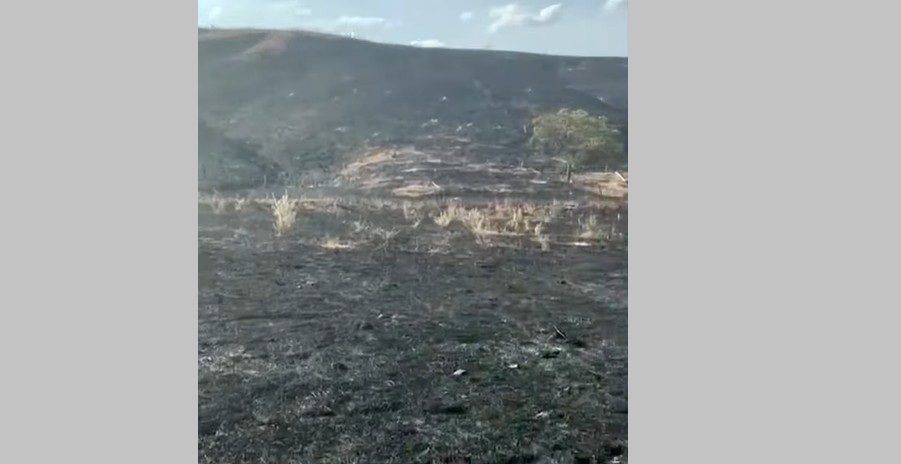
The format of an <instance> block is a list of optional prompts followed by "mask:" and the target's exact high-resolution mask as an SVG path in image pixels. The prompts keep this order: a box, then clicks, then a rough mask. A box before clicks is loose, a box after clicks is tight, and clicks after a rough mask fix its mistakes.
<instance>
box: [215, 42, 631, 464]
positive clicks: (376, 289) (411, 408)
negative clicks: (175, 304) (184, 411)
mask: <svg viewBox="0 0 901 464" xmlns="http://www.w3.org/2000/svg"><path fill="white" fill-rule="evenodd" d="M199 46H200V57H199V58H200V69H199V73H200V101H199V114H200V120H199V122H198V128H199V142H200V143H199V160H200V168H201V171H200V173H199V184H200V189H201V196H202V204H201V205H200V231H199V267H200V276H199V278H200V288H199V298H200V301H199V355H200V365H199V390H200V410H199V427H200V429H199V431H200V444H199V457H200V461H201V462H210V463H212V462H216V463H223V462H228V463H239V462H248V463H249V462H255V463H258V462H272V463H280V462H297V463H318V462H342V463H350V462H360V463H364V462H365V463H369V462H395V463H407V462H423V463H428V462H479V463H481V462H486V463H487V462H506V463H510V462H546V463H551V462H559V463H563V462H625V458H626V455H627V435H626V427H627V407H626V403H627V395H626V390H627V389H626V384H627V374H626V373H627V362H626V353H627V349H626V347H627V304H626V300H627V297H626V295H627V293H626V287H627V267H626V261H627V255H626V242H627V234H626V232H627V230H626V223H627V213H628V211H627V206H626V196H625V192H626V184H627V174H626V173H625V172H613V171H614V170H616V169H622V168H624V167H625V164H626V160H625V159H623V162H622V165H619V166H611V167H610V172H607V173H580V175H579V176H576V179H575V183H574V184H567V183H565V182H563V181H562V180H561V178H560V176H559V172H558V171H557V167H556V166H555V165H554V164H553V163H550V162H549V161H548V160H543V159H539V158H536V157H534V156H531V155H530V154H529V153H528V151H527V150H526V149H525V142H526V140H527V138H528V129H529V128H528V123H529V121H530V119H531V117H532V115H534V114H535V113H536V112H537V111H547V110H555V109H557V108H561V107H572V108H583V109H586V110H588V111H591V112H593V113H595V114H604V115H607V116H608V117H609V118H610V119H611V121H613V122H614V123H615V124H618V125H619V127H620V128H621V130H622V131H623V132H625V131H626V130H627V128H626V127H625V121H626V107H627V102H626V81H625V79H626V73H627V69H626V66H627V63H626V60H625V59H619V58H567V57H549V56H540V55H528V54H518V53H504V52H484V51H463V50H437V49H415V48H410V47H400V46H391V45H383V44H374V43H368V42H362V41H355V40H350V39H344V38H337V37H331V36H322V35H317V34H310V33H301V32H269V31H211V30H201V31H200V45H199ZM273 194H277V195H279V196H281V195H284V196H285V198H286V199H288V200H290V202H291V203H290V204H291V209H292V211H294V212H295V213H296V214H297V219H296V221H295V222H294V223H293V226H292V227H291V229H290V230H289V231H288V232H287V233H284V234H282V235H281V236H276V235H275V234H274V231H273V213H272V210H273V198H272V196H271V195H273ZM461 371H462V372H461ZM455 374H456V375H455Z"/></svg>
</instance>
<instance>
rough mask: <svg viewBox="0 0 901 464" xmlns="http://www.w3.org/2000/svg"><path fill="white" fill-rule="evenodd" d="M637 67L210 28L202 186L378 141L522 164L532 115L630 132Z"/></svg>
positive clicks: (316, 165)
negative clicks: (568, 113)
mask: <svg viewBox="0 0 901 464" xmlns="http://www.w3.org/2000/svg"><path fill="white" fill-rule="evenodd" d="M627 66H628V62H627V59H625V58H572V57H555V56H544V55H533V54H524V53H512V52H499V51H481V50H449V49H426V48H415V47H406V46H398V45H387V44H377V43H372V42H366V41H361V40H354V39H348V38H343V37H336V36H329V35H322V34H315V33H307V32H286V31H257V30H236V31H223V30H200V31H199V67H198V73H199V101H198V104H199V118H200V121H199V148H200V153H199V160H200V173H199V174H200V179H199V181H200V188H201V190H212V189H217V190H220V191H222V190H229V189H240V188H250V187H254V186H259V185H261V184H263V183H268V184H269V185H272V184H277V183H279V182H282V183H287V182H288V181H289V180H293V179H296V178H299V177H302V176H305V175H310V174H313V173H318V174H319V175H324V176H326V177H328V176H329V175H331V174H332V173H334V172H337V171H338V170H339V169H341V167H342V166H346V165H347V164H348V163H350V162H352V161H354V160H355V159H358V158H359V157H360V155H361V150H365V149H366V148H367V147H368V148H370V149H374V148H392V147H403V146H415V147H416V148H418V149H422V150H430V149H431V150H434V151H436V152H440V151H442V150H444V151H447V150H450V149H454V150H458V151H460V150H463V151H466V152H467V153H470V154H471V155H473V156H477V157H478V156H480V155H484V157H487V158H488V159H489V160H490V161H492V162H499V163H504V164H506V163H509V164H516V165H518V164H519V162H520V160H521V159H522V157H523V152H524V150H523V144H524V142H525V141H526V140H527V138H528V134H527V132H528V124H529V121H530V120H531V117H532V115H533V114H534V113H535V112H537V111H543V110H555V109H557V108H560V107H578V108H583V109H586V110H588V111H590V112H592V113H595V114H604V115H606V116H608V117H609V118H610V119H611V121H613V122H614V123H615V124H617V125H618V126H619V127H620V128H621V130H622V132H623V133H624V134H627V129H628V128H627V127H626V123H627V115H626V109H627V105H628V101H627V73H628V69H627ZM624 163H625V160H624Z"/></svg>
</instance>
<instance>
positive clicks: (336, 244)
mask: <svg viewBox="0 0 901 464" xmlns="http://www.w3.org/2000/svg"><path fill="white" fill-rule="evenodd" d="M319 246H320V247H322V248H325V249H326V250H349V249H351V248H353V247H354V246H356V245H355V244H354V243H352V242H342V241H341V240H339V239H337V238H335V237H330V236H327V237H325V238H323V239H322V240H321V241H320V242H319Z"/></svg>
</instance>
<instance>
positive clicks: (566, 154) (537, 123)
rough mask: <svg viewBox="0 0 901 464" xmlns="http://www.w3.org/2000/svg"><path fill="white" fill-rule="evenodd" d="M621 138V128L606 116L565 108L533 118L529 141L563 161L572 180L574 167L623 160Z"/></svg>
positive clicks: (545, 152) (567, 174) (543, 151)
mask: <svg viewBox="0 0 901 464" xmlns="http://www.w3.org/2000/svg"><path fill="white" fill-rule="evenodd" d="M620 139H621V137H620V133H619V131H618V130H616V128H614V127H612V126H611V125H610V124H609V122H608V121H607V118H606V117H604V116H600V117H598V116H592V115H590V114H589V113H588V112H586V111H584V110H570V109H566V108H564V109H561V110H560V111H557V112H556V113H545V114H541V115H538V116H537V117H535V118H534V119H533V120H532V137H531V139H530V140H529V145H530V146H531V147H532V148H533V149H534V150H536V151H538V152H539V153H541V154H542V155H545V156H551V157H555V158H556V159H558V160H560V161H562V162H563V163H564V165H565V167H566V181H567V182H570V181H572V172H573V170H574V169H579V168H585V167H591V166H601V165H608V166H609V165H614V166H618V165H620V164H622V162H623V159H622V158H623V144H622V141H621V140H620Z"/></svg>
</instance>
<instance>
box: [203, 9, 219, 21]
mask: <svg viewBox="0 0 901 464" xmlns="http://www.w3.org/2000/svg"><path fill="white" fill-rule="evenodd" d="M221 17H222V7H221V6H214V7H213V8H212V9H211V10H210V12H209V13H208V14H207V16H206V19H207V20H208V21H209V22H210V23H215V22H216V21H218V20H219V18H221Z"/></svg>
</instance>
